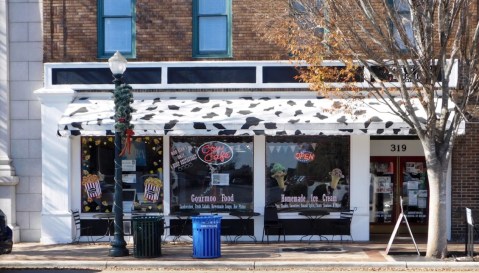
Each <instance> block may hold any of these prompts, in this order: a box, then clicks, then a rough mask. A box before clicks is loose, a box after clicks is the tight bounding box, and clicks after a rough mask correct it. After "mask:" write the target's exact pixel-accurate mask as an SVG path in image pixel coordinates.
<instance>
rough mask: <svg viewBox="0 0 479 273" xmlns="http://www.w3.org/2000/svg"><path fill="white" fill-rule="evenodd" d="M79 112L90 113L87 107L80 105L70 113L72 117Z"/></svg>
mask: <svg viewBox="0 0 479 273" xmlns="http://www.w3.org/2000/svg"><path fill="white" fill-rule="evenodd" d="M79 113H88V109H87V108H86V107H84V106H83V107H80V108H78V109H77V110H75V111H73V113H71V114H70V117H71V116H74V115H76V114H79Z"/></svg>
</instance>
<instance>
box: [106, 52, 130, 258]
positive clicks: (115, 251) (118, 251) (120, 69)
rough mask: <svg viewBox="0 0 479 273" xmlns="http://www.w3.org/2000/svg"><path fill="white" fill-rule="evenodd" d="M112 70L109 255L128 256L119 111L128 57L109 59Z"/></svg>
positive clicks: (117, 54) (115, 56)
mask: <svg viewBox="0 0 479 273" xmlns="http://www.w3.org/2000/svg"><path fill="white" fill-rule="evenodd" d="M108 64H109V65H110V70H111V72H112V74H113V78H114V80H113V83H114V84H115V91H114V93H113V94H114V97H115V197H114V198H115V199H114V202H113V213H114V214H115V220H114V228H115V233H114V237H113V241H112V242H111V249H110V251H109V255H110V256H112V257H123V256H128V254H129V253H128V249H127V248H126V242H125V238H124V233H123V195H122V194H123V185H122V177H121V176H122V167H121V158H120V152H121V150H122V134H123V132H122V131H121V130H119V128H118V123H119V122H122V121H119V120H118V119H119V116H120V114H119V113H118V112H119V111H118V108H119V107H118V102H117V97H118V93H119V92H120V91H121V85H122V84H123V73H124V72H125V70H126V64H127V61H126V59H125V58H124V57H123V56H122V55H121V54H120V52H118V51H117V52H116V53H115V54H114V55H113V56H112V57H111V58H110V59H109V60H108Z"/></svg>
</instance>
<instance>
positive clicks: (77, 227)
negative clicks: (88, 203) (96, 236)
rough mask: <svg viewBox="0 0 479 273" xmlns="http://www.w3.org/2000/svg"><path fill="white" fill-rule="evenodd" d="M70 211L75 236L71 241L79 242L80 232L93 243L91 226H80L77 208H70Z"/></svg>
mask: <svg viewBox="0 0 479 273" xmlns="http://www.w3.org/2000/svg"><path fill="white" fill-rule="evenodd" d="M70 213H71V214H72V217H73V222H74V223H75V237H74V239H73V243H77V244H78V243H80V236H81V235H82V233H83V234H85V235H86V236H87V238H88V242H89V243H94V242H93V238H92V235H91V232H92V229H91V226H86V227H82V226H81V223H80V212H79V211H78V210H70Z"/></svg>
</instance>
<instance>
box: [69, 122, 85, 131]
mask: <svg viewBox="0 0 479 273" xmlns="http://www.w3.org/2000/svg"><path fill="white" fill-rule="evenodd" d="M71 125H72V127H73V128H77V129H80V130H83V127H82V123H81V122H72V123H71Z"/></svg>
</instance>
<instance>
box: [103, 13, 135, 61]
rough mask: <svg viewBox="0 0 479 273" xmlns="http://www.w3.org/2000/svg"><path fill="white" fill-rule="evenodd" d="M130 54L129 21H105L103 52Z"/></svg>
mask: <svg viewBox="0 0 479 273" xmlns="http://www.w3.org/2000/svg"><path fill="white" fill-rule="evenodd" d="M117 50H119V51H121V52H131V19H126V18H108V19H105V52H111V53H115V52H116V51H117Z"/></svg>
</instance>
